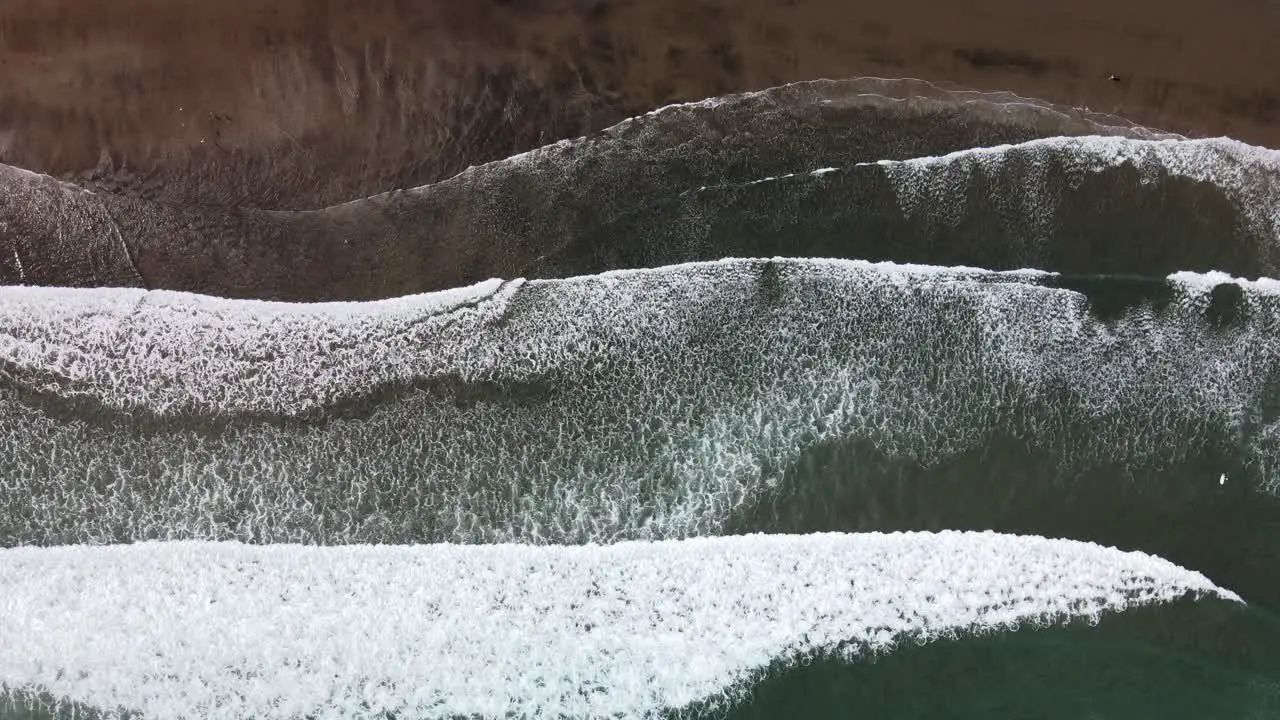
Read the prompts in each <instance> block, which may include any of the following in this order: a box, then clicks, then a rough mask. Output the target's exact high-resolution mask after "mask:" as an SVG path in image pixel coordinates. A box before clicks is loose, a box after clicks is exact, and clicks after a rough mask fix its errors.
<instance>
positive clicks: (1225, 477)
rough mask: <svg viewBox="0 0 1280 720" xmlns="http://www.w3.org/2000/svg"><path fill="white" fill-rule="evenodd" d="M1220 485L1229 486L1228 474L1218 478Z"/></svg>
mask: <svg viewBox="0 0 1280 720" xmlns="http://www.w3.org/2000/svg"><path fill="white" fill-rule="evenodd" d="M1218 484H1219V485H1226V484H1227V474H1226V473H1222V474H1221V475H1219V476H1218Z"/></svg>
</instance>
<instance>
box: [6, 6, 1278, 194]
mask: <svg viewBox="0 0 1280 720" xmlns="http://www.w3.org/2000/svg"><path fill="white" fill-rule="evenodd" d="M1277 38H1280V2H1273V1H1271V0H1214V1H1212V2H1210V1H1209V0H1198V1H1194V2H1193V1H1188V2H1172V3H1171V2H1167V1H1166V0H1071V2H1054V3H1041V2H1028V1H1027V0H893V1H892V2H874V3H872V2H863V1H860V0H732V1H730V0H707V1H701V2H700V1H697V0H643V1H640V0H636V1H632V0H590V1H588V0H505V1H497V0H488V1H480V0H467V1H455V0H385V1H382V2H365V1H363V0H225V1H223V2H210V1H209V0H6V1H5V2H4V3H0V161H3V162H6V163H11V164H16V165H19V166H21V167H25V168H29V169H33V170H37V171H41V172H48V173H52V174H55V175H57V176H60V177H70V178H74V179H75V180H77V181H78V182H83V183H85V184H87V185H90V186H93V187H98V188H106V189H117V190H123V191H128V193H129V194H134V195H139V196H142V197H146V198H152V199H158V200H163V201H171V202H192V201H194V202H200V203H214V204H226V205H251V206H255V207H274V208H301V207H319V206H324V205H328V204H332V203H334V202H339V201H342V200H347V199H351V198H354V197H362V196H366V195H369V194H372V193H376V192H380V191H385V190H388V189H393V188H397V187H409V186H414V185H420V184H423V183H426V182H430V181H433V180H437V179H440V178H443V177H447V176H449V175H451V174H453V173H455V172H457V171H458V170H460V169H462V168H464V167H466V166H467V165H470V164H475V163H480V162H484V161H488V160H492V159H496V158H500V157H504V156H507V155H510V154H512V153H514V152H518V151H522V150H525V149H529V148H531V147H535V146H538V145H541V144H545V143H547V142H550V141H553V140H556V139H560V138H563V137H571V136H576V135H579V134H582V133H584V132H588V131H590V130H593V129H598V128H601V127H604V126H606V125H609V124H612V123H613V122H615V121H617V120H619V119H621V118H623V117H626V116H629V115H634V114H637V113H640V112H643V111H645V110H648V109H650V108H653V107H656V106H660V105H663V104H667V103H671V102H676V101H683V100H692V99H698V98H702V97H707V96H712V95H718V94H724V93H729V92H734V91H740V90H747V89H758V88H763V87H768V86H773V85H778V84H782V83H786V82H791V81H796V80H806V79H813V78H819V77H851V76H859V75H873V76H886V77H904V76H905V77H919V78H924V79H928V80H931V81H937V82H950V83H956V84H959V85H963V86H967V87H973V88H978V89H983V90H1009V91H1013V92H1016V93H1019V94H1024V95H1028V96H1033V97H1039V98H1043V99H1046V100H1050V101H1053V102H1058V103H1066V104H1072V105H1076V106H1081V107H1089V108H1091V109H1093V110H1095V111H1102V112H1107V113H1116V114H1120V115H1123V116H1125V117H1128V118H1129V119H1131V120H1134V121H1136V122H1139V123H1142V124H1146V125H1151V126H1155V127H1160V128H1163V129H1167V130H1171V131H1175V132H1180V133H1184V134H1190V135H1222V134H1225V135H1230V136H1233V137H1237V138H1239V139H1242V140H1245V141H1248V142H1252V143H1257V144H1263V145H1269V146H1272V147H1280V41H1277Z"/></svg>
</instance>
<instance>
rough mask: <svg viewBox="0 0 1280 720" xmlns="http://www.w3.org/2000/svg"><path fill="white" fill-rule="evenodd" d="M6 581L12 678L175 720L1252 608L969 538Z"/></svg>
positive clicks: (28, 558) (244, 549) (617, 680)
mask: <svg viewBox="0 0 1280 720" xmlns="http://www.w3.org/2000/svg"><path fill="white" fill-rule="evenodd" d="M0 587H3V588H4V589H5V592H4V593H3V594H0V647H3V648H5V651H4V652H3V653H0V684H3V685H6V686H8V687H9V688H10V689H11V690H12V689H26V690H35V691H47V692H48V693H50V694H52V695H53V696H54V697H56V698H58V699H59V700H62V701H75V702H79V703H82V704H84V705H88V706H92V707H96V708H100V709H104V710H107V711H114V710H117V709H127V710H133V711H137V712H140V713H142V716H143V717H146V718H155V719H157V720H159V719H161V718H189V717H200V718H208V719H210V720H212V719H214V718H236V719H239V718H246V717H256V718H261V719H263V720H265V719H267V718H296V717H303V716H309V717H318V718H338V717H368V716H373V715H378V714H381V713H383V712H393V713H397V714H399V715H400V716H402V717H404V716H409V717H418V718H430V717H460V716H468V717H471V716H482V717H513V716H516V717H643V716H649V715H652V714H654V713H656V712H659V711H662V710H665V709H672V708H680V707H684V706H687V705H689V704H691V703H695V702H700V701H711V702H716V701H717V700H719V701H721V702H730V701H732V699H733V696H734V694H735V692H738V691H741V690H742V689H743V688H744V687H745V685H746V684H747V683H749V682H750V681H751V680H752V678H753V677H758V675H759V673H760V672H762V671H764V670H765V669H766V668H767V667H769V666H770V664H771V663H779V662H782V663H787V662H793V661H796V660H798V659H801V658H804V657H811V656H814V655H835V656H841V657H845V658H847V659H850V660H853V659H856V658H858V657H861V656H865V655H866V654H867V653H869V652H883V651H890V650H892V649H893V647H894V646H895V645H896V644H899V643H916V642H929V641H935V640H939V639H945V638H951V637H955V636H956V635H957V634H968V633H980V632H991V631H1005V630H1009V629H1012V628H1015V627H1019V626H1026V625H1037V626H1040V625H1046V624H1057V623H1061V622H1064V621H1069V620H1071V619H1075V618H1083V619H1089V620H1096V619H1098V618H1099V617H1100V616H1101V615H1102V614H1104V613H1108V612H1112V611H1119V610H1124V609H1126V608H1133V607H1137V606H1143V605H1151V604H1156V603H1162V602H1167V601H1171V600H1175V599H1179V598H1182V597H1184V596H1186V595H1187V594H1188V593H1190V594H1192V595H1193V596H1197V597H1205V596H1213V597H1219V598H1224V599H1229V600H1235V601H1239V598H1238V597H1236V596H1235V595H1234V594H1232V593H1230V592H1229V591H1225V590H1222V589H1219V588H1217V587H1215V586H1214V585H1213V584H1212V583H1211V582H1210V581H1209V580H1207V579H1206V578H1205V577H1203V576H1202V575H1200V574H1198V573H1195V572H1191V571H1188V570H1184V569H1182V568H1179V567H1178V566H1176V565H1173V564H1172V563H1169V562H1167V561H1165V560H1162V559H1160V558H1157V557H1153V556H1149V555H1145V554H1141V553H1125V552H1120V551H1118V550H1115V549H1111V548H1103V547H1099V546H1097V545H1092V544H1087V543H1080V542H1074V541H1066V540H1046V539H1043V538H1038V537H1019V536H1011V535H998V534H993V533H954V532H943V533H938V534H929V533H919V534H913V533H908V534H891V535H881V534H866V535H804V536H784V535H773V536H742V537H732V538H728V537H726V538H708V539H696V540H688V541H681V542H662V543H623V544H619V545H612V546H578V547H529V546H469V547H468V546H449V545H436V546H401V547H391V546H382V547H370V546H358V547H315V546H266V547H263V546H245V545H236V544H203V543H155V544H153V543H148V544H139V545H132V546H106V547H59V548H47V549H35V548H18V549H9V550H0Z"/></svg>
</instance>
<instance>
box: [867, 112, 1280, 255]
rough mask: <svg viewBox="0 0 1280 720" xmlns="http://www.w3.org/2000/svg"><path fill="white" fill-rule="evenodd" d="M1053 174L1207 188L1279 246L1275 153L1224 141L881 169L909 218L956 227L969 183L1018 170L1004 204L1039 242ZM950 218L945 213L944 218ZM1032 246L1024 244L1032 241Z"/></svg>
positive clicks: (1122, 140) (1046, 146)
mask: <svg viewBox="0 0 1280 720" xmlns="http://www.w3.org/2000/svg"><path fill="white" fill-rule="evenodd" d="M1050 159H1053V160H1055V161H1056V162H1057V163H1065V167H1059V165H1054V172H1056V173H1062V172H1063V171H1064V170H1065V175H1064V177H1065V179H1066V180H1067V182H1068V184H1069V185H1075V184H1078V183H1079V182H1080V180H1081V178H1083V177H1084V176H1085V175H1087V174H1089V173H1096V172H1100V171H1102V170H1106V169H1108V168H1114V167H1118V166H1120V165H1125V164H1128V165H1132V166H1134V167H1136V168H1137V169H1138V171H1139V174H1140V179H1141V182H1152V181H1154V179H1155V178H1156V177H1157V174H1158V173H1167V174H1169V175H1172V176H1174V177H1182V178H1187V179H1190V180H1195V181H1198V182H1205V183H1212V184H1213V185H1214V186H1215V187H1217V188H1218V189H1220V190H1221V191H1222V192H1223V193H1224V194H1225V195H1226V196H1227V197H1229V198H1230V199H1231V200H1232V202H1233V204H1234V205H1235V206H1236V207H1237V208H1239V210H1240V212H1241V214H1242V215H1243V216H1244V217H1246V218H1247V219H1248V220H1249V221H1250V222H1251V223H1252V224H1253V226H1254V228H1255V229H1256V230H1257V231H1258V232H1259V233H1260V234H1261V235H1262V236H1263V237H1268V238H1271V240H1272V241H1273V244H1280V186H1277V178H1280V151H1276V150H1270V149H1267V148H1262V147H1257V146H1254V145H1247V144H1245V143H1242V142H1239V141H1236V140H1231V139H1228V138H1213V139H1206V140H1169V139H1163V140H1143V139H1135V138H1126V137H1114V136H1081V137H1051V138H1042V139H1038V140H1031V141H1028V142H1025V143H1020V144H1017V145H997V146H993V147H984V148H974V149H966V150H960V151H957V152H953V153H949V154H947V155H943V156H940V157H918V158H911V159H908V160H902V161H879V162H877V163H864V165H872V164H875V165H879V166H881V167H884V168H885V169H886V171H888V172H889V173H890V175H891V177H893V178H894V180H895V184H894V186H895V189H896V190H897V193H898V198H897V199H898V204H899V207H901V208H902V210H903V211H904V212H906V213H908V214H911V213H918V214H922V215H927V216H929V217H931V218H936V221H937V222H941V223H952V224H954V223H956V222H958V221H959V220H960V219H961V217H962V213H963V212H964V203H962V202H957V201H956V199H957V198H963V197H965V195H966V193H967V191H968V190H969V188H970V187H972V184H973V180H974V175H975V174H977V173H979V172H982V173H984V174H989V173H991V172H993V171H995V170H997V169H998V168H1000V167H1001V166H1003V165H1006V164H1009V163H1014V162H1017V163H1020V164H1021V166H1023V167H1024V168H1025V169H1024V170H1022V172H1023V174H1024V175H1023V183H1022V191H1020V192H1018V193H1015V194H1014V195H1013V196H1012V197H1009V198H1006V200H1007V201H1009V202H1013V203H1015V204H1017V205H1018V206H1019V210H1020V211H1021V212H1022V213H1024V216H1025V217H1040V218H1043V222H1042V224H1041V228H1042V229H1041V234H1043V235H1047V232H1048V228H1049V226H1050V224H1051V221H1052V220H1053V218H1054V217H1055V213H1054V204H1055V203H1056V202H1058V199H1057V197H1056V196H1055V195H1054V193H1053V191H1050V190H1049V188H1050V187H1051V186H1052V185H1051V183H1049V182H1048V181H1049V176H1048V173H1049V172H1050V165H1049V160H1050ZM948 211H949V212H948ZM1034 239H1035V238H1030V239H1029V240H1033V241H1034Z"/></svg>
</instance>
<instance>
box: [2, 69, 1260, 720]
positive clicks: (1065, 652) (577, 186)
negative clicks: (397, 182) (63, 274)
mask: <svg viewBox="0 0 1280 720" xmlns="http://www.w3.org/2000/svg"><path fill="white" fill-rule="evenodd" d="M890 90H892V92H890ZM868 117H875V118H879V119H880V122H881V124H880V125H868V124H866V123H865V122H863V123H862V124H859V122H855V120H860V121H866V120H867V118H868ZM895 118H896V119H897V125H896V126H895V125H894V123H892V122H889V121H890V120H893V119H895ZM868 127H875V128H879V129H878V130H876V132H878V133H880V134H878V135H868V134H867V133H868V132H869V131H868V130H867V128H868ZM868 138H871V139H868ZM642 168H648V169H642ZM10 176H12V177H10ZM5 177H10V180H12V182H15V183H20V184H22V188H25V189H22V188H19V190H18V191H15V193H18V192H26V191H27V190H29V189H30V188H31V187H33V185H32V184H31V183H33V182H37V181H36V180H32V179H31V178H30V177H28V176H27V175H23V174H22V173H19V172H17V171H10V172H9V175H6V176H5ZM13 178H17V179H16V180H15V179H13ZM38 182H39V183H44V181H43V180H39V181H38ZM40 187H44V188H46V189H47V188H49V187H52V186H51V185H48V184H47V183H46V184H44V185H40ZM60 187H61V186H60ZM68 192H69V190H68ZM1277 193H1280V154H1277V153H1276V152H1275V151H1271V150H1267V149H1263V148H1257V147H1251V146H1247V145H1243V144H1241V143H1238V142H1235V141H1232V140H1228V139H1216V140H1186V139H1182V138H1177V137H1175V136H1169V135H1167V134H1161V133H1157V132H1154V131H1148V130H1146V129H1143V128H1136V127H1134V126H1131V125H1128V124H1125V123H1123V122H1122V121H1119V120H1117V119H1114V118H1104V117H1101V116H1091V115H1086V114H1084V113H1080V112H1077V111H1072V110H1070V109H1067V108H1058V107H1055V106H1050V105H1048V104H1045V103H1039V102H1036V101H1031V100H1026V99H1022V98H1016V97H1013V96H1009V95H991V94H986V95H982V94H975V93H960V92H945V91H941V90H939V89H937V88H933V87H932V86H928V87H924V86H922V85H920V84H914V85H913V84H911V83H905V82H897V83H894V82H890V81H873V80H865V79H864V80H860V81H851V82H846V83H814V84H804V85H801V86H790V87H787V88H779V89H775V90H772V91H766V92H764V93H755V94H750V95H745V96H735V97H730V98H721V99H715V100H710V101H706V102H703V103H697V104H692V105H688V106H677V107H672V108H665V109H662V110H659V111H656V112H655V113H651V114H650V115H647V116H644V117H640V118H635V119H632V120H629V121H626V122H624V123H623V124H622V125H620V126H618V127H616V128H611V129H609V130H606V131H604V132H603V133H602V134H601V135H600V136H598V137H592V138H584V139H579V140H575V141H567V142H564V143H558V144H557V145H554V146H550V147H548V148H543V149H541V150H537V151H534V152H532V153H528V154H526V155H522V156H517V157H515V158H512V159H509V160H506V161H502V162H499V163H493V164H490V165H487V166H482V167H479V168H472V169H470V170H468V171H466V172H464V173H463V174H461V175H459V176H458V177H457V178H453V179H451V180H447V181H444V182H443V183H440V184H438V186H429V187H426V188H420V189H417V190H414V191H409V192H407V193H402V194H397V195H396V196H394V197H384V198H373V199H369V200H365V201H359V202H355V203H350V204H347V205H344V206H338V207H336V208H330V209H326V210H322V211H317V212H315V213H310V214H305V213H304V214H292V215H290V216H289V217H288V218H286V220H284V221H286V222H290V223H293V222H298V223H303V224H304V225H306V224H316V223H324V222H329V221H331V220H332V219H333V218H338V219H339V220H340V221H341V222H342V223H346V222H349V221H350V220H351V218H352V217H357V218H358V217H361V216H362V215H363V214H366V213H374V212H381V213H390V214H396V213H400V214H401V216H402V217H403V218H406V219H410V220H412V221H414V222H418V221H421V219H422V218H423V217H429V216H431V217H434V216H438V215H439V213H441V212H442V208H443V209H448V208H450V207H455V206H456V207H462V205H461V203H463V202H464V201H466V200H467V199H468V198H470V199H471V201H472V205H473V206H474V207H471V208H470V209H468V210H466V211H465V212H466V213H470V214H469V215H467V216H466V217H468V218H470V219H469V220H468V221H467V222H468V223H470V225H469V226H470V227H472V228H473V229H474V231H475V232H476V233H479V235H478V237H487V236H486V235H484V233H489V234H502V235H504V236H506V237H508V239H507V240H506V242H509V243H511V244H513V245H514V246H519V247H522V248H524V249H523V250H521V251H520V253H517V254H516V255H514V256H513V258H514V259H511V260H510V262H509V263H508V264H509V265H510V266H511V267H513V268H517V269H518V270H519V272H515V273H512V274H510V275H508V276H506V277H501V278H491V279H490V278H484V277H479V278H476V279H475V281H474V282H469V283H462V284H460V285H459V286H458V287H451V288H448V289H442V290H439V291H435V292H428V293H418V294H412V295H403V296H397V297H387V298H383V299H378V300H371V301H364V302H336V301H335V302H322V303H288V302H267V301H257V300H236V299H224V298H217V297H211V296H206V295H196V294H190V293H184V292H174V291H166V290H142V289H132V288H120V287H115V288H97V289H94V288H85V287H78V288H56V287H36V286H29V285H28V286H20V285H14V286H10V287H0V548H3V549H0V588H3V592H0V648H7V650H5V651H3V652H0V689H2V690H3V693H2V697H0V714H3V715H4V716H5V717H51V716H56V717H63V716H71V715H75V716H106V717H119V716H128V717H156V718H170V717H173V718H178V717H219V718H221V717H227V718H239V717H261V718H267V717H281V718H283V717H316V718H319V717H397V718H410V717H606V716H607V717H761V718H764V717H769V718H772V717H847V716H849V715H851V714H861V715H866V716H870V717H877V718H879V717H884V718H938V717H953V718H971V717H972V718H976V717H984V718H988V717H1048V718H1064V719H1065V718H1146V717H1150V718H1162V719H1163V718H1184V717H1185V718H1271V717H1278V716H1280V616H1277V613H1280V281H1277V280H1273V279H1269V278H1271V277H1277V276H1278V275H1280V270H1277V267H1276V265H1277V260H1278V255H1277V252H1278V250H1277V248H1278V247H1280V227H1278V226H1277V222H1278V221H1280V198H1278V197H1277ZM16 196H17V195H15V197H16ZM77 197H78V196H77ZM95 198H96V196H86V197H82V198H80V199H78V200H77V201H76V202H77V203H81V205H75V204H74V203H72V204H68V205H66V207H68V208H71V209H70V210H67V212H80V211H81V210H77V209H76V208H81V209H83V208H85V207H90V206H91V205H92V204H93V203H97V202H99V201H100V200H101V199H100V198H99V199H95ZM101 201H102V202H110V201H109V200H101ZM500 203H505V205H501V206H500ZM23 207H24V206H21V205H20V204H14V205H11V206H9V207H8V208H7V210H6V211H8V212H23V211H24V210H23ZM59 207H62V206H59ZM424 208H425V209H424ZM392 210H394V212H392ZM148 212H151V211H148ZM424 213H425V214H424ZM486 213H487V214H486ZM521 214H523V215H524V216H525V218H526V219H527V222H526V223H524V224H523V225H520V224H519V223H517V222H516V219H517V218H518V217H519V216H520V215H521ZM299 218H301V219H299ZM477 218H479V219H477ZM480 220H483V221H484V222H481V221H480ZM406 221H408V220H406ZM130 222H131V221H130V220H129V219H128V218H122V219H119V221H118V225H117V228H123V229H124V230H129V228H131V227H134V225H131V224H130ZM133 222H134V223H135V224H143V222H144V219H136V218H135V220H134V221H133ZM464 224H467V223H464ZM308 226H309V225H308ZM22 227H24V228H28V229H30V227H33V225H23V226H22ZM84 227H85V228H86V229H85V231H86V232H93V231H94V228H93V227H90V226H84ZM513 228H514V229H513ZM10 232H12V231H10ZM2 237H3V236H0V238H2ZM36 241H37V239H33V238H30V237H23V238H21V239H20V242H21V243H25V244H27V245H29V244H31V243H35V242H36ZM15 247H17V246H16V245H15ZM23 247H24V248H25V247H26V245H23ZM499 250H501V248H499V249H498V250H495V252H499ZM23 254H24V255H26V254H27V253H26V250H25V249H24V252H23ZM15 257H17V255H16V254H15ZM49 267H53V266H49ZM55 269H56V268H55ZM28 270H29V268H23V269H22V273H23V274H24V275H25V273H27V272H28ZM67 284H77V283H72V282H68V283H67Z"/></svg>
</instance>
